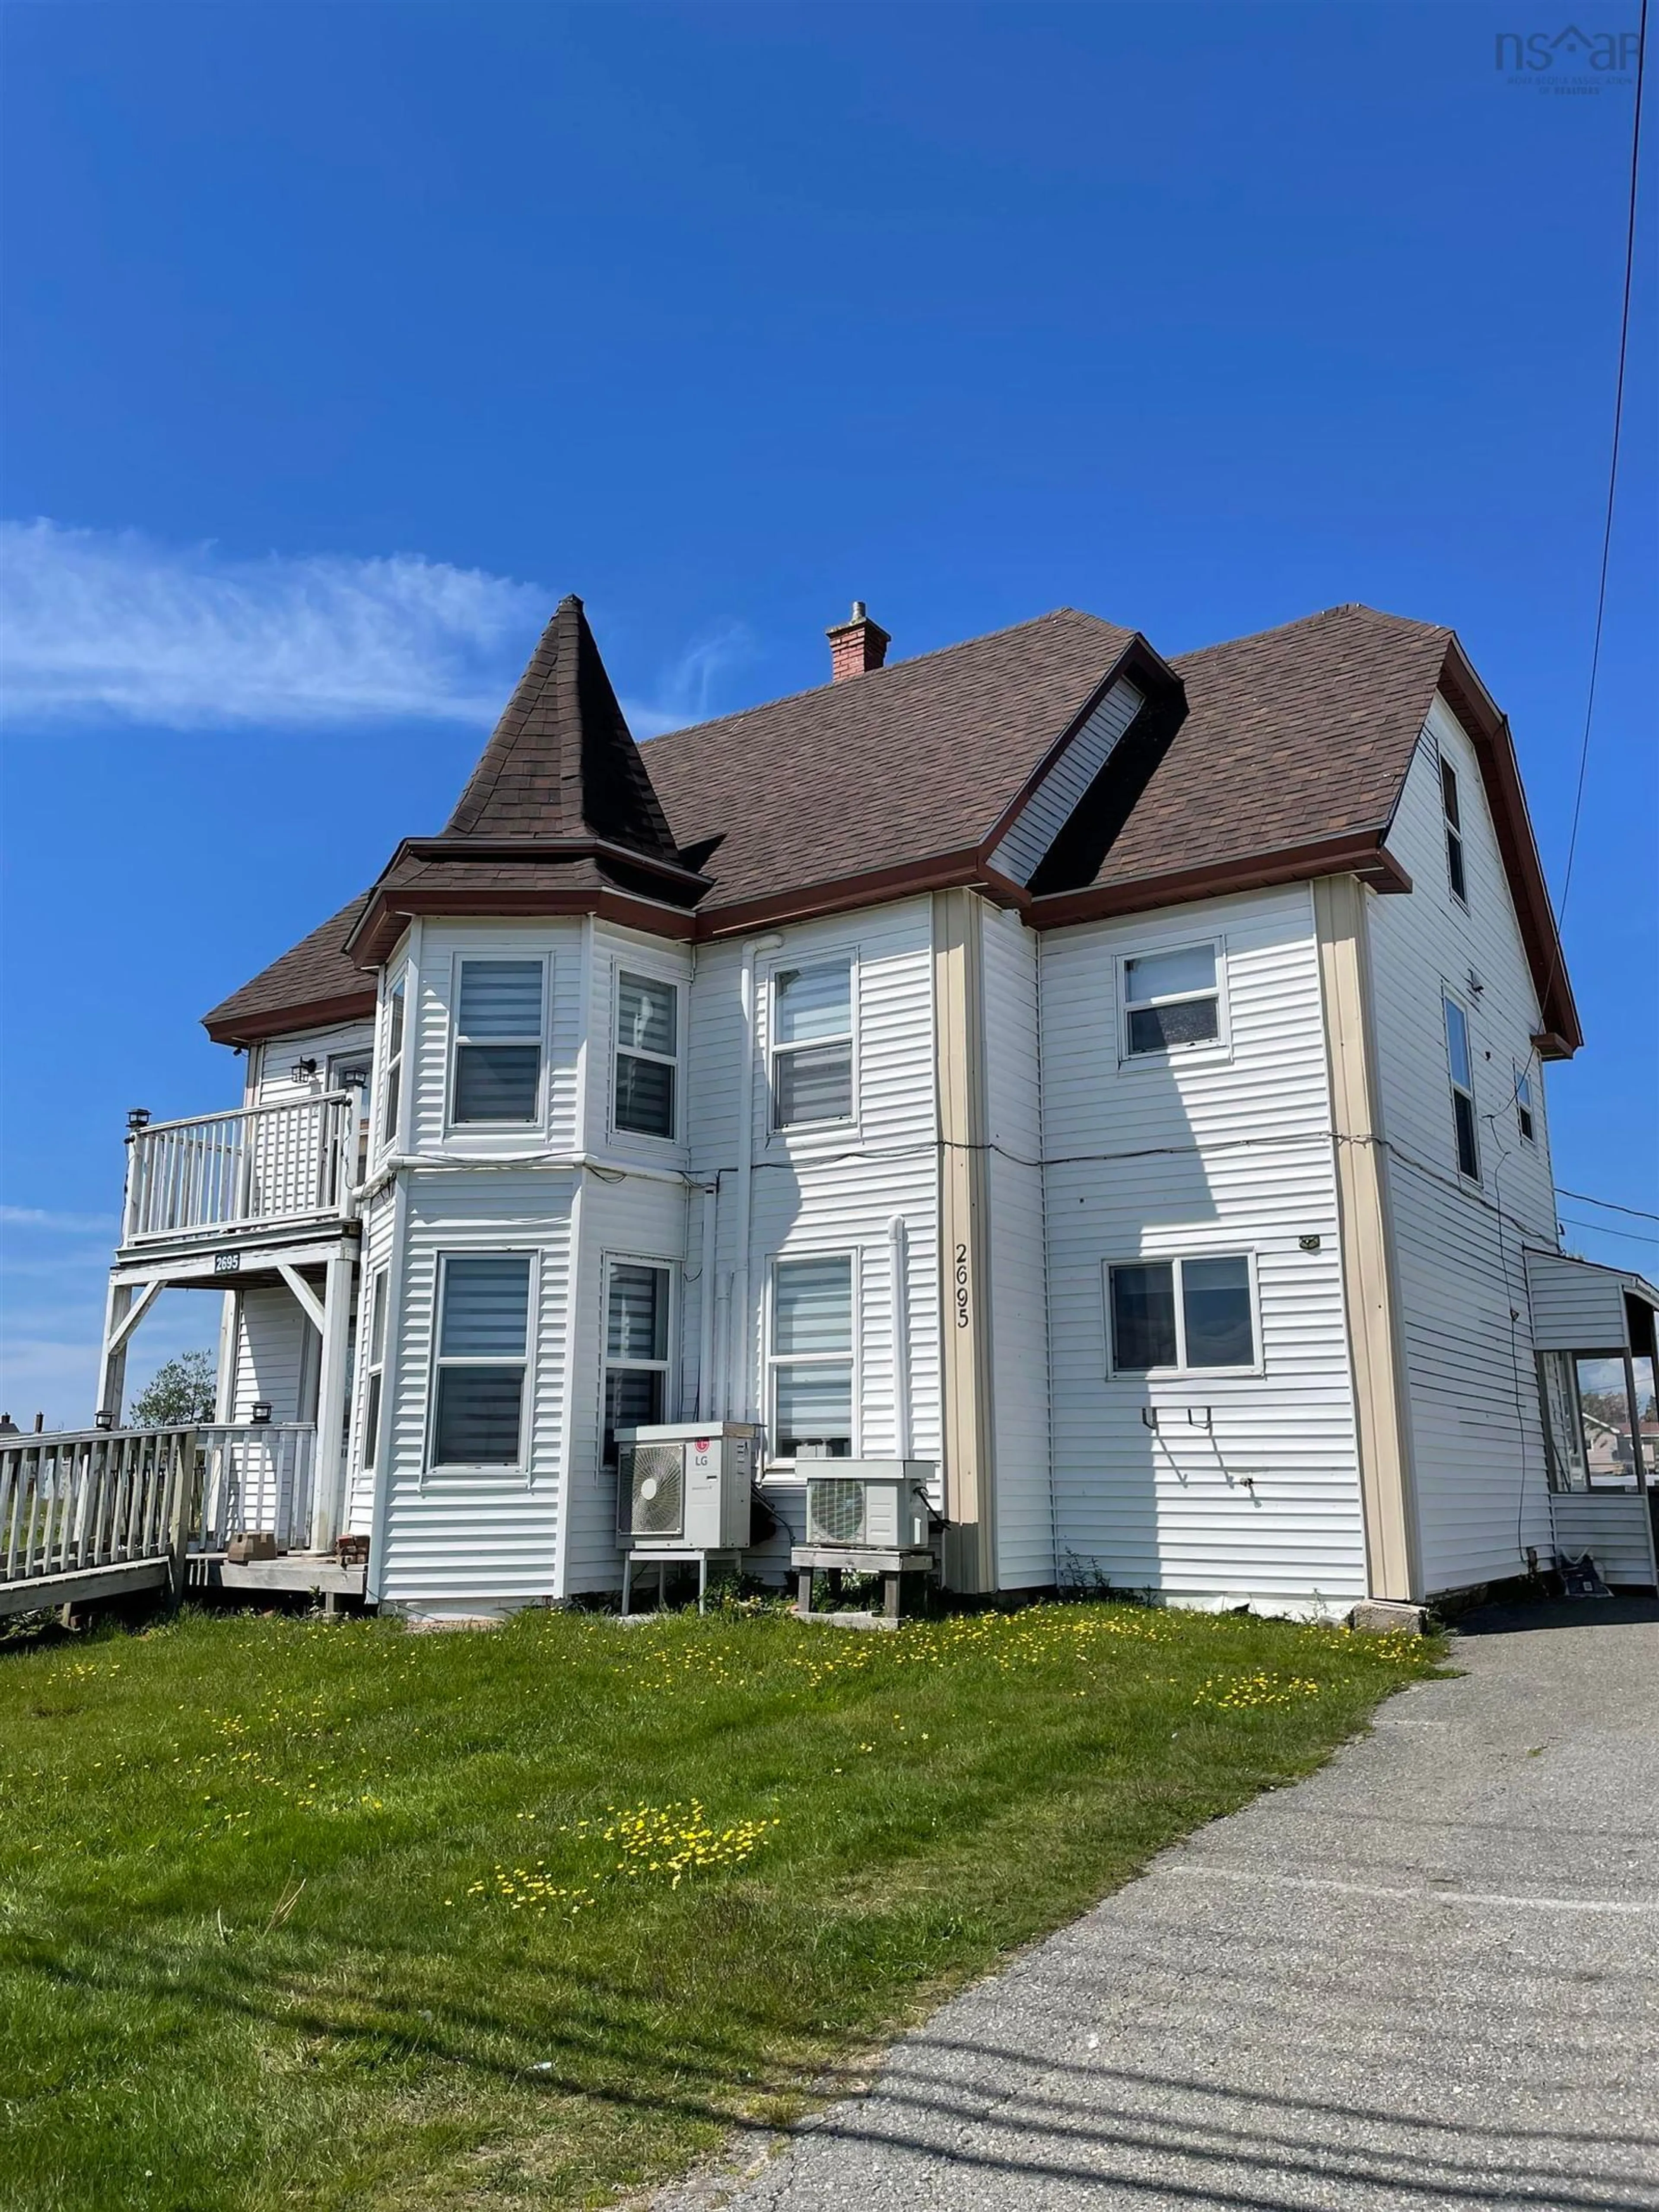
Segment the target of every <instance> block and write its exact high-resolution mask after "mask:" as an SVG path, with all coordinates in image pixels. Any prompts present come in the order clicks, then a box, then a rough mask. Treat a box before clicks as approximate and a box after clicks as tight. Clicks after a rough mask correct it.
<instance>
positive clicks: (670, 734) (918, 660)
mask: <svg viewBox="0 0 1659 2212" xmlns="http://www.w3.org/2000/svg"><path fill="white" fill-rule="evenodd" d="M1062 615H1079V616H1080V617H1082V619H1083V620H1084V621H1085V622H1091V623H1099V624H1100V626H1101V628H1102V629H1110V630H1116V631H1118V632H1119V633H1120V634H1121V635H1122V636H1124V637H1126V638H1127V637H1133V636H1134V635H1135V634H1136V633H1135V632H1134V631H1133V629H1129V628H1128V627H1127V625H1125V624H1124V623H1114V622H1108V621H1107V619H1106V617H1105V616H1104V615H1093V614H1091V613H1090V612H1089V611H1088V609H1087V608H1086V607H1073V606H1060V607H1050V608H1049V609H1048V612H1047V613H1046V614H1040V615H1030V616H1028V617H1026V619H1025V620H1024V622H1019V623H1006V624H1005V625H1004V627H1003V628H1002V629H987V630H981V631H980V632H979V633H978V634H977V635H975V636H974V637H959V638H957V641H956V642H955V644H953V645H934V646H930V647H928V649H927V652H926V653H912V654H910V656H909V658H908V659H905V660H890V661H889V662H888V663H887V664H886V665H885V666H884V667H882V668H866V669H864V670H862V671H860V677H859V681H860V682H862V681H863V680H864V679H865V678H866V677H872V676H896V675H898V674H899V673H900V672H901V671H902V670H905V669H910V668H920V667H921V665H923V663H924V662H926V661H929V660H938V659H941V658H942V656H943V655H944V654H945V653H962V652H964V651H965V650H966V649H967V647H969V646H970V645H988V644H990V642H991V641H993V639H994V638H999V637H1012V636H1013V635H1014V634H1015V632H1016V631H1018V630H1023V629H1038V628H1039V627H1040V626H1041V625H1042V623H1050V622H1058V621H1059V620H1060V617H1061V616H1062ZM830 689H831V685H830V684H805V685H803V687H802V688H801V690H799V691H782V692H780V693H779V695H778V696H777V697H776V698H775V699H757V701H756V702H755V703H754V705H753V706H752V707H734V708H732V712H731V713H730V714H708V715H705V717H704V718H703V720H702V721H701V722H682V723H681V724H680V725H679V726H678V728H677V729H672V730H659V731H658V732H657V734H656V736H655V737H654V738H647V739H646V740H645V742H646V744H648V745H659V744H661V743H662V741H663V739H664V738H685V737H690V736H691V735H692V734H693V732H696V731H697V730H712V729H714V727H715V726H716V725H717V724H720V723H725V722H740V721H742V720H744V718H745V717H746V716H748V715H750V714H770V713H771V712H772V710H773V708H775V707H792V706H793V704H794V703H795V702H796V700H798V699H811V698H815V697H816V696H817V694H818V693H819V692H820V691H828V690H830Z"/></svg>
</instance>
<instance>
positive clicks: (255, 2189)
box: [0, 1603, 1435, 2212]
mask: <svg viewBox="0 0 1659 2212" xmlns="http://www.w3.org/2000/svg"><path fill="white" fill-rule="evenodd" d="M1434 1662H1435V1651H1434V1649H1433V1647H1432V1646H1428V1645H1424V1644H1417V1643H1413V1642H1411V1641H1409V1640H1407V1639H1401V1638H1389V1639H1376V1638H1358V1637H1352V1636H1349V1635H1347V1634H1346V1633H1345V1632H1340V1631H1335V1630H1326V1629H1300V1628H1293V1627H1290V1626H1285V1625H1283V1624H1278V1623H1271V1622H1264V1621H1261V1620H1249V1619H1248V1618H1238V1617H1232V1616H1225V1617H1223V1618H1220V1619H1214V1618H1206V1617H1200V1616H1197V1615H1193V1614H1181V1613H1158V1612H1149V1611H1143V1610H1140V1609H1138V1608H1134V1607H1127V1606H1117V1605H1106V1604H1096V1603H1086V1604H1074V1605H1063V1606H1042V1607H1034V1608H1032V1609H1030V1610H1029V1611H1026V1612H1022V1613H977V1614H963V1615H959V1616H956V1617H953V1618H949V1619H945V1620H936V1621H932V1622H926V1623H920V1624H917V1625H915V1626H907V1627H906V1628H905V1629H903V1630H902V1631H901V1632H900V1633H898V1634H897V1635H871V1634H863V1635H855V1634H849V1633H846V1632H840V1631H837V1630H835V1629H832V1628H826V1627H816V1628H814V1627H805V1626H800V1625H799V1624H797V1623H795V1622H793V1620H787V1619H783V1618H779V1617H776V1616H763V1617H758V1618H755V1617H743V1616H740V1615H732V1614H726V1615H714V1616H711V1617H710V1618H708V1620H698V1619H697V1618H696V1615H690V1616H686V1615H670V1616H665V1617H663V1618H661V1619H659V1620H652V1621H651V1622H649V1623H647V1625H645V1626H636V1627H632V1628H623V1627H621V1626H617V1624H616V1623H615V1622H614V1621H611V1620H604V1619H600V1618H598V1617H592V1616H582V1615H575V1614H561V1613H526V1614H524V1615H521V1616H520V1618H519V1619H517V1620H514V1621H513V1622H512V1623H511V1624H510V1625H508V1626H505V1627H503V1628H501V1629H499V1630H497V1631H495V1632H492V1633H477V1632H474V1633H470V1634H448V1635H428V1636H416V1635H410V1634H408V1633H406V1632H403V1631H401V1630H399V1629H398V1627H397V1626H394V1625H392V1624H390V1623H380V1622H374V1621H367V1620H362V1621H351V1622H345V1621H342V1622H339V1623H334V1624H325V1623H321V1622H303V1621H298V1620H288V1619H281V1618H273V1617H267V1618H257V1617H252V1616H249V1615H246V1614H241V1615H238V1614H223V1613H222V1614H217V1615H212V1616H203V1615H195V1614H188V1613H187V1614H185V1615H183V1616H181V1617H180V1618H179V1619H178V1620H174V1621H172V1622H169V1623H167V1624H166V1625H163V1626H156V1627H153V1628H151V1629H149V1630H148V1631H147V1632H142V1633H137V1634H129V1633H120V1632H107V1633H104V1634H101V1635H98V1636H95V1637H92V1638H85V1637H82V1638H64V1639H61V1640H58V1641H55V1642H52V1643H50V1644H42V1645H37V1646H36V1647H34V1648H33V1649H29V1648H16V1647H14V1648H12V1649H10V1650H3V1649H0V2203H3V2204H4V2205H5V2206H6V2207H7V2208H8V2212H36V2208H43V2207H48V2206H50V2207H52V2208H59V2207H66V2208H67V2207H74V2208H82V2207H84V2208H87V2212H92V2208H94V2207H95V2208H97V2212H116V2208H118V2207H124V2206H131V2207H142V2208H143V2212H172V2209H173V2208H177V2209H178V2212H183V2208H190V2212H203V2208H207V2207H218V2206H232V2207H235V2206H250V2207H252V2206H258V2207H270V2206H278V2205H281V2206H304V2207H307V2208H310V2207H331V2206H344V2205H351V2206H375V2207H382V2206H385V2207H398V2208H404V2207H416V2206H419V2207H425V2206H432V2207H438V2206H443V2207H446V2208H456V2207H470V2206H487V2207H490V2208H507V2207H517V2206H523V2205H531V2204H536V2205H569V2204H590V2203H603V2202H605V2201H606V2200H607V2199H609V2198H610V2197H612V2196H614V2195H615V2194H617V2192H619V2191H623V2190H625V2189H627V2188H629V2186H630V2185H633V2186H637V2185H641V2184H642V2183H644V2182H647V2181H649V2180H652V2179H656V2178H658V2177H661V2176H664V2175H666V2174H669V2173H671V2172H675V2171H676V2170H678V2169H680V2168H683V2167H684V2166H685V2165H687V2164H688V2163H689V2162H690V2161H691V2160H693V2159H694V2158H695V2157H696V2155H697V2154H699V2153H701V2152H705V2151H708V2150H709V2149H710V2148H713V2147H714V2146H715V2145H716V2144H717V2143H718V2142H720V2139H721V2137H722V2135H723V2133H724V2132H725V2128H726V2122H727V2121H728V2120H729V2118H731V2117H732V2116H733V2115H737V2114H744V2115H747V2116H750V2117H759V2118H763V2119H769V2118H779V2119H781V2118H786V2117H787V2116H788V2115H789V2114H790V2113H792V2112H795V2111H798V2110H799V2108H800V2106H801V2104H802V2103H803V2101H804V2100H805V2099H806V2098H808V2097H810V2095H811V2093H812V2091H813V2088H814V2087H815V2086H816V2087H818V2088H819V2090H820V2091H821V2090H822V2089H823V2087H824V2086H825V2084H826V2081H829V2080H831V2079H833V2077H834V2069H836V2067H837V2066H838V2065H839V2066H843V2067H844V2066H845V2065H847V2064H848V2063H849V2062H855V2061H856V2059H857V2057H858V2055H859V2054H860V2053H861V2052H865V2051H868V2049H869V2047H870V2046H871V2045H872V2042H874V2041H875V2040H877V2039H879V2038H881V2037H883V2036H884V2035H886V2034H887V2033H890V2032H891V2031H892V2030H893V2029H895V2028H896V2027H900V2026H902V2025H903V2024H904V2023H905V2022H906V2021H908V2020H911V2019H913V2018H914V2017H915V2016H916V2015H917V2014H918V2013H919V2012H920V2011H921V2010H922V2009H923V2008H926V2007H927V2005H928V2004H930V2003H932V2002H934V2001H936V2000H937V1999H938V1998H939V1997H940V1996H943V1995H944V1994H945V1991H947V1990H950V1989H951V1988H952V1987H954V1986H956V1985H957V1984H960V1983H962V1982H963V1981H964V1980H965V1979H967V1978H969V1977H970V1976H972V1975H974V1974H975V1973H977V1972H981V1971H982V1970H984V1969H985V1968H986V1967H987V1966H990V1965H991V1964H992V1963H993V1962H994V1960H995V1958H996V1956H997V1954H999V1952H1000V1951H1002V1950H1004V1949H1006V1948H1007V1947H1008V1946H1009V1945H1011V1944H1015V1943H1018V1942H1020V1941H1022V1939H1024V1938H1025V1937H1028V1936H1034V1935H1036V1934H1037V1933H1039V1932H1040V1931H1042V1930H1043V1929H1048V1928H1051V1927H1053V1926H1054V1925H1055V1924H1056V1923H1059V1922H1060V1921H1063V1920H1065V1919H1066V1917H1069V1916H1071V1915H1073V1914H1075V1913H1076V1912H1078V1911H1080V1910H1081V1909H1082V1908H1083V1907H1084V1906H1085V1905H1088V1904H1089V1903H1090V1902H1091V1900H1092V1899H1096V1898H1097V1897H1099V1896H1100V1895H1101V1894H1102V1893H1103V1892H1105V1891H1106V1890H1109V1889H1110V1888H1111V1887H1113V1886H1114V1885H1115V1883H1118V1882H1121V1881H1123V1880H1124V1879H1125V1878H1126V1877H1127V1875H1130V1874H1132V1873H1133V1871H1134V1870H1135V1869H1136V1868H1137V1867H1139V1866H1140V1865H1141V1864H1142V1863H1144V1862H1145V1861H1146V1858H1147V1857H1149V1855H1150V1854H1151V1853H1152V1852H1153V1851H1155V1850H1158V1847H1159V1846H1160V1845H1161V1844H1165V1843H1168V1842H1169V1841H1170V1838H1173V1837H1176V1836H1179V1835H1181V1834H1182V1833H1183V1832H1185V1831H1187V1830H1188V1829H1191V1828H1193V1827H1194V1826H1196V1825H1197V1824H1198V1823H1199V1822H1200V1821H1202V1820H1208V1819H1210V1818H1211V1817H1212V1815H1214V1814H1218V1813H1224V1812H1226V1811H1228V1810H1229V1809H1230V1808H1232V1807H1234V1806H1237V1805H1238V1804H1240V1803H1242V1802H1243V1801H1244V1800H1245V1799H1246V1798H1248V1797H1249V1796H1251V1795H1252V1794H1253V1793H1254V1792H1255V1791H1257V1790H1262V1789H1265V1788H1267V1787H1270V1786H1272V1785H1273V1784H1275V1783H1279V1782H1283V1781H1286V1780H1288V1779H1290V1778H1292V1777H1294V1776H1297V1775H1300V1774H1304V1773H1305V1772H1306V1771H1308V1770H1309V1769H1310V1767H1312V1766H1314V1765H1317V1764H1318V1762H1319V1761H1320V1760H1321V1759H1323V1758H1324V1757H1325V1756H1326V1754H1327V1753H1328V1752H1329V1751H1330V1750H1331V1748H1332V1747H1333V1746H1334V1745H1335V1744H1337V1743H1339V1742H1340V1741H1341V1740H1342V1738H1343V1737H1345V1736H1346V1735H1349V1734H1350V1733H1351V1732H1352V1730H1353V1729H1355V1728H1356V1727H1358V1726H1359V1725H1360V1724H1361V1723H1363V1722H1364V1718H1365V1717H1366V1715H1367V1714H1368V1713H1369V1712H1370V1710H1371V1709H1372V1707H1373V1706H1374V1705H1375V1704H1376V1701H1377V1699H1379V1698H1381V1697H1383V1696H1384V1695H1386V1694H1387V1692H1389V1691H1390V1690H1391V1689H1393V1688H1394V1687H1395V1686H1397V1685H1399V1684H1400V1683H1401V1682H1402V1681H1404V1680H1410V1679H1412V1678H1413V1677H1414V1676H1415V1675H1418V1674H1421V1673H1423V1672H1425V1671H1426V1670H1428V1669H1429V1668H1431V1667H1432V1666H1433V1664H1434Z"/></svg>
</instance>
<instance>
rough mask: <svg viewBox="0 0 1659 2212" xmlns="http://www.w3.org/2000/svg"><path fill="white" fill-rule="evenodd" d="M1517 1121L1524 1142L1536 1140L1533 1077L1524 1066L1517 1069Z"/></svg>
mask: <svg viewBox="0 0 1659 2212" xmlns="http://www.w3.org/2000/svg"><path fill="white" fill-rule="evenodd" d="M1515 1121H1516V1127H1517V1128H1518V1129H1519V1130H1520V1132H1521V1139H1522V1143H1523V1144H1528V1145H1530V1144H1533V1143H1534V1142H1536V1135H1535V1131H1534V1124H1533V1118H1532V1078H1531V1077H1530V1076H1529V1075H1528V1073H1527V1071H1526V1069H1525V1068H1524V1067H1519V1066H1517V1067H1516V1071H1515Z"/></svg>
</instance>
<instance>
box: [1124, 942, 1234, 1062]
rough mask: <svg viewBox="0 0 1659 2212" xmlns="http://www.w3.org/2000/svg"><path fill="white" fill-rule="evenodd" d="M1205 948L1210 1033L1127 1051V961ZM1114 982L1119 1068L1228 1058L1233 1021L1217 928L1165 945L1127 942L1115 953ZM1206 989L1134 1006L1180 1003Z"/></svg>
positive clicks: (1224, 950)
mask: <svg viewBox="0 0 1659 2212" xmlns="http://www.w3.org/2000/svg"><path fill="white" fill-rule="evenodd" d="M1197 951H1211V952H1213V953H1214V955H1215V1002H1216V1011H1215V1022H1216V1033H1215V1035H1214V1036H1212V1037H1202V1038H1200V1039H1198V1040H1197V1041H1196V1042H1194V1043H1192V1044H1176V1045H1169V1046H1166V1047H1165V1048H1164V1050H1163V1051H1162V1052H1131V1051H1130V1049H1129V1011H1130V1000H1129V987H1128V976H1129V963H1130V962H1131V961H1132V960H1155V959H1158V958H1161V957H1162V956H1163V955H1164V953H1166V952H1197ZM1115 989H1116V993H1117V1064H1118V1066H1119V1069H1120V1070H1121V1071H1125V1072H1127V1070H1129V1069H1132V1068H1138V1067H1170V1066H1173V1065H1174V1064H1175V1063H1176V1061H1178V1060H1212V1061H1221V1060H1231V1058H1232V1054H1233V1025H1232V1008H1231V1003H1230V1000H1231V994H1230V992H1229V989H1228V977H1227V939H1226V936H1225V933H1223V932H1222V931H1220V930H1215V931H1212V932H1211V933H1210V934H1208V935H1207V936H1204V937H1183V938H1181V939H1176V940H1172V941H1171V942H1170V943H1169V944H1167V945H1165V944H1162V943H1155V942H1148V943H1145V944H1140V945H1130V946H1129V947H1128V948H1127V950H1126V951H1122V952H1120V953H1119V954H1118V955H1117V957H1116V963H1115ZM1209 995H1210V994H1209V993H1208V992H1207V991H1188V992H1185V993H1182V994H1180V995H1178V996H1172V997H1169V998H1165V999H1137V1000H1134V1002H1133V1003H1134V1005H1135V1006H1138V1007H1139V1006H1182V1005H1185V1004H1186V1003H1187V1002H1188V1000H1193V999H1204V998H1207V997H1208V996H1209Z"/></svg>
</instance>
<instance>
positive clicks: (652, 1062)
mask: <svg viewBox="0 0 1659 2212" xmlns="http://www.w3.org/2000/svg"><path fill="white" fill-rule="evenodd" d="M679 996H680V994H679V992H678V989H677V988H676V987H675V986H674V985H673V984H672V983H665V982H663V981H661V980H660V978H659V977H658V976H655V975H629V973H628V972H627V971H626V970H625V969H623V970H619V971H618V973H617V1083H616V1099H615V1109H614V1119H615V1121H616V1126H617V1128H618V1129H626V1130H629V1131H630V1132H631V1133H633V1134H635V1135H636V1136H641V1137H671V1136H672V1135H673V1133H674V1082H675V1075H676V1072H677V1071H676V1059H677V1054H678V1045H679Z"/></svg>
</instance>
